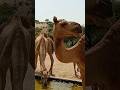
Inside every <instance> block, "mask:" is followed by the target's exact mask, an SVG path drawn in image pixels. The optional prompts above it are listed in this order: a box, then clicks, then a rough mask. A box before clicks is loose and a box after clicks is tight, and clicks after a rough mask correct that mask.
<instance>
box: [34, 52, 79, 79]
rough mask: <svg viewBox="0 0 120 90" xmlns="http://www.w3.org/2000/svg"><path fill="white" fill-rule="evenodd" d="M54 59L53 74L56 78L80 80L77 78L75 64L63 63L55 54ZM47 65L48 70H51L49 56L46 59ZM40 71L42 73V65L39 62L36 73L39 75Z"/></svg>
mask: <svg viewBox="0 0 120 90" xmlns="http://www.w3.org/2000/svg"><path fill="white" fill-rule="evenodd" d="M53 58H54V66H53V74H54V75H55V76H56V77H61V78H67V79H73V80H79V79H78V78H76V77H75V74H74V66H73V63H61V62H60V61H58V59H57V58H56V56H55V54H53ZM45 64H46V67H47V69H49V68H50V58H49V56H48V55H47V57H46V60H45ZM39 71H40V64H39V60H38V63H37V68H36V71H35V72H37V73H38V72H39Z"/></svg>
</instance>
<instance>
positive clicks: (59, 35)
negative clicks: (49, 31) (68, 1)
mask: <svg viewBox="0 0 120 90" xmlns="http://www.w3.org/2000/svg"><path fill="white" fill-rule="evenodd" d="M53 21H54V27H53V35H54V43H55V54H56V57H57V58H58V60H59V61H61V62H63V63H71V62H72V63H77V65H78V67H79V69H80V73H81V78H82V80H83V79H84V75H85V54H84V53H85V49H84V48H85V47H84V46H85V45H84V43H85V41H84V40H85V35H83V36H81V38H80V39H79V41H78V42H77V43H76V44H75V45H74V46H72V47H71V48H66V47H65V45H64V39H65V38H66V37H70V36H75V37H80V35H81V33H82V28H81V26H80V24H78V23H75V22H67V21H64V20H57V18H56V17H54V18H53Z"/></svg>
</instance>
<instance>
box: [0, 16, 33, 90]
mask: <svg viewBox="0 0 120 90" xmlns="http://www.w3.org/2000/svg"><path fill="white" fill-rule="evenodd" d="M30 38H31V35H30V33H29V32H28V31H27V29H26V28H25V27H23V25H22V22H21V18H20V17H18V16H13V17H12V18H11V20H10V21H9V22H8V24H7V25H6V26H5V27H4V28H3V29H2V31H1V33H0V90H4V89H5V84H6V72H7V70H8V68H10V73H11V83H12V90H23V81H24V77H25V74H26V71H27V65H28V61H29V59H30V58H29V53H30V47H31V46H30V45H31V39H30Z"/></svg>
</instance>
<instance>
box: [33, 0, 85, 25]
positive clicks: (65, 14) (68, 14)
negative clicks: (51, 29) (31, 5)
mask: <svg viewBox="0 0 120 90" xmlns="http://www.w3.org/2000/svg"><path fill="white" fill-rule="evenodd" d="M53 16H57V17H58V18H60V19H66V20H69V21H76V22H78V23H80V24H81V25H84V24H85V0H35V19H37V20H39V21H44V20H45V19H46V18H47V19H49V20H52V18H53Z"/></svg>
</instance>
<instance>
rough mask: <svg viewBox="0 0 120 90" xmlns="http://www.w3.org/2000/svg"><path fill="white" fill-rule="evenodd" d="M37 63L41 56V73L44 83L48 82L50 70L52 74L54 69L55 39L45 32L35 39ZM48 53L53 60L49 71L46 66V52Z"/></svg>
mask: <svg viewBox="0 0 120 90" xmlns="http://www.w3.org/2000/svg"><path fill="white" fill-rule="evenodd" d="M35 45H36V47H35V65H36V66H37V60H38V56H39V61H40V68H41V74H42V76H43V79H44V80H43V81H44V84H46V83H47V78H48V72H49V74H50V75H53V73H52V69H53V63H54V59H53V56H52V54H53V52H54V46H53V40H52V39H51V38H49V37H47V35H46V34H45V33H44V34H43V33H42V34H41V33H40V34H39V36H38V37H37V38H36V40H35ZM47 53H48V55H49V57H50V60H51V66H50V69H49V71H47V69H46V67H45V58H46V54H47Z"/></svg>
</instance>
